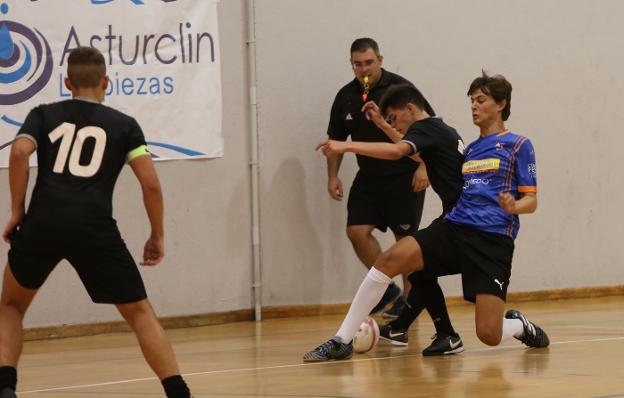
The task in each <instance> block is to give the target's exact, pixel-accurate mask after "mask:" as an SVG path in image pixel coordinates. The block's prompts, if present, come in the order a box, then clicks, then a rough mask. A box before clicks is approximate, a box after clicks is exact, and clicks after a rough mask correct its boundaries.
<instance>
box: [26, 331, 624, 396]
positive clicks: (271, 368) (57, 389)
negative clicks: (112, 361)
mask: <svg viewBox="0 0 624 398" xmlns="http://www.w3.org/2000/svg"><path fill="white" fill-rule="evenodd" d="M618 340H624V336H620V337H609V338H603V339H589V340H570V341H557V342H551V343H550V345H563V344H576V343H599V342H604V341H618ZM502 349H505V350H509V349H511V350H514V349H526V347H524V346H520V347H517V348H516V347H510V346H497V347H487V348H477V349H474V350H472V349H471V350H466V351H465V352H467V353H469V352H483V351H495V350H502ZM420 356H422V354H405V355H393V356H389V357H379V358H362V359H352V360H349V361H348V362H369V361H382V360H386V359H393V358H409V357H420ZM341 363H345V362H343V361H329V362H313V363H297V364H291V365H277V366H265V367H259V368H239V369H222V370H209V371H206V372H195V373H185V374H183V375H182V376H183V377H189V376H201V375H211V374H219V373H236V372H249V371H262V370H274V369H287V368H299V367H304V366H321V365H335V364H341ZM147 380H158V378H157V377H154V376H152V377H143V378H140V379H128V380H117V381H108V382H103V383H94V384H80V385H74V386H64V387H52V388H44V389H41V390H28V391H18V394H20V395H25V394H34V393H38V392H52V391H62V390H75V389H79V388H92V387H102V386H110V385H115V384H126V383H136V382H139V381H147Z"/></svg>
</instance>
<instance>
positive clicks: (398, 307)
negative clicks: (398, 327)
mask: <svg viewBox="0 0 624 398" xmlns="http://www.w3.org/2000/svg"><path fill="white" fill-rule="evenodd" d="M406 304H407V302H406V301H405V297H403V296H399V298H398V299H396V301H395V302H394V304H393V305H392V308H390V309H389V310H388V311H386V312H384V313H383V314H381V316H383V317H384V318H386V319H397V318H398V317H399V315H401V312H403V309H404V308H405V305H406Z"/></svg>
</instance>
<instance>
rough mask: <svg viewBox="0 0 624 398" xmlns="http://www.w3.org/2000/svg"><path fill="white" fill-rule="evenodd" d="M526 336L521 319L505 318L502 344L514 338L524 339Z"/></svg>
mask: <svg viewBox="0 0 624 398" xmlns="http://www.w3.org/2000/svg"><path fill="white" fill-rule="evenodd" d="M523 335H524V325H523V324H522V321H521V320H520V319H507V318H503V337H501V343H502V342H503V341H505V340H507V339H510V338H512V337H522V336H523Z"/></svg>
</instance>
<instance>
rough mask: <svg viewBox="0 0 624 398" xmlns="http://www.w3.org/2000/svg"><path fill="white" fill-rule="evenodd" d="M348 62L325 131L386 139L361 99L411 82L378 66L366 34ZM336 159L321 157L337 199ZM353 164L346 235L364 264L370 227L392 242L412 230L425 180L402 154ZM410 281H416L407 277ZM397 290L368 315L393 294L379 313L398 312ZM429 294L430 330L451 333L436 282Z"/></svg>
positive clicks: (370, 247) (375, 248)
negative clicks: (347, 78) (388, 234)
mask: <svg viewBox="0 0 624 398" xmlns="http://www.w3.org/2000/svg"><path fill="white" fill-rule="evenodd" d="M350 61H351V66H352V68H353V73H354V75H355V78H354V79H353V80H352V81H351V82H349V83H348V84H347V85H345V86H344V87H342V88H341V89H340V90H339V91H338V94H337V95H336V98H335V100H334V103H333V105H332V108H331V117H330V121H329V126H328V128H327V135H328V136H329V138H330V139H333V140H337V141H345V140H347V139H348V138H349V137H351V139H352V140H355V141H367V142H377V141H385V142H388V143H390V142H392V141H391V138H390V137H388V136H387V135H386V134H384V132H383V131H381V130H380V129H379V128H378V127H377V126H376V125H375V124H374V123H373V122H372V121H370V120H368V119H367V118H366V117H365V115H364V113H363V112H362V110H361V108H362V106H363V105H364V103H365V102H367V101H379V99H380V98H381V97H382V96H383V95H384V93H385V92H386V91H387V89H388V88H389V87H390V86H392V85H396V84H408V85H410V86H413V85H412V83H410V82H409V81H408V80H407V79H405V78H403V77H401V76H399V75H397V74H394V73H391V72H389V71H386V70H385V69H383V68H382V62H383V56H382V55H381V54H380V52H379V46H378V44H377V42H376V41H375V40H373V39H371V38H359V39H356V40H355V41H354V42H353V43H352V44H351V48H350ZM414 89H415V90H417V89H416V88H414ZM423 101H424V105H423V107H424V109H425V110H426V111H427V113H428V114H430V115H435V112H434V110H433V108H432V107H431V105H430V104H429V103H428V102H427V100H426V99H424V97H423ZM341 161H342V154H335V155H332V156H328V157H327V173H328V191H329V194H330V196H331V197H332V198H333V199H335V200H339V201H340V200H342V197H343V192H342V182H341V180H340V178H339V177H338V171H339V169H340V164H341ZM357 162H358V168H359V170H358V172H357V175H356V177H355V179H354V180H353V183H352V185H351V190H350V192H349V199H348V203H347V212H348V216H347V236H348V237H349V239H350V241H351V243H352V245H353V248H354V250H355V252H356V254H357V256H358V258H359V259H360V260H361V261H362V263H363V264H364V265H365V266H366V267H367V268H370V267H371V266H372V265H373V264H374V263H375V261H376V260H377V258H378V256H379V255H381V247H380V245H379V242H378V241H377V239H376V238H375V237H374V236H373V235H372V232H373V230H374V229H375V228H377V229H380V230H381V231H386V229H387V228H390V229H391V230H392V232H393V233H394V235H395V238H396V239H397V240H399V239H401V238H403V237H405V236H408V235H409V234H410V233H411V232H413V231H417V230H418V226H419V223H420V218H421V215H422V208H423V203H424V197H425V195H424V189H426V188H427V186H428V185H429V183H428V180H427V175H426V171H425V167H424V164H421V165H420V166H419V164H418V163H417V162H415V161H413V160H411V159H408V158H405V159H398V160H381V159H375V158H372V157H370V156H360V155H357ZM405 281H406V280H405V279H404V282H405ZM412 282H413V283H419V281H418V280H414V279H413V278H412ZM435 283H436V284H437V282H435ZM408 285H409V284H407V283H406V284H405V286H408ZM407 290H408V289H406V291H407ZM400 293H401V292H400V289H399V288H398V286H396V285H395V284H393V283H392V284H390V285H389V286H388V288H387V289H386V292H385V293H384V295H383V297H382V298H381V300H380V301H379V302H378V303H377V305H376V306H375V307H374V308H373V310H372V313H376V312H379V311H381V310H382V309H383V308H384V307H386V305H388V303H390V302H392V301H393V300H395V299H396V298H397V297H399V299H398V300H397V301H395V304H394V305H393V307H392V308H391V309H390V310H389V311H387V312H384V313H383V316H384V317H396V316H398V314H399V313H400V312H401V309H402V308H403V306H404V303H405V300H404V299H403V297H401V296H400ZM430 297H431V300H430V301H429V302H428V303H427V304H426V305H427V310H428V311H429V313H430V314H431V315H432V319H433V320H434V326H435V328H436V332H438V333H440V334H449V333H450V334H452V333H454V331H453V328H452V325H451V322H450V319H449V318H448V313H447V310H446V303H445V302H444V295H443V294H442V290H441V289H440V287H439V286H436V287H435V288H434V291H432V292H431V294H430Z"/></svg>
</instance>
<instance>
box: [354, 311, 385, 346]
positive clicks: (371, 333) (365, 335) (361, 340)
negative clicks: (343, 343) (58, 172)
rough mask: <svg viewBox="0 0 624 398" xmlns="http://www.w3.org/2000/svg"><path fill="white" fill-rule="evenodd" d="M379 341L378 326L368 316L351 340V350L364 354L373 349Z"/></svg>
mask: <svg viewBox="0 0 624 398" xmlns="http://www.w3.org/2000/svg"><path fill="white" fill-rule="evenodd" d="M378 341H379V325H377V322H375V320H374V319H373V318H371V317H370V316H369V317H368V318H366V320H365V321H364V322H362V324H361V325H360V329H358V331H357V333H356V334H355V337H354V338H353V350H354V351H355V352H359V353H364V352H368V351H370V350H372V349H373V347H375V346H376V345H377V342H378Z"/></svg>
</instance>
